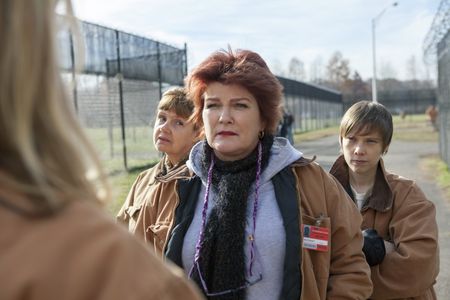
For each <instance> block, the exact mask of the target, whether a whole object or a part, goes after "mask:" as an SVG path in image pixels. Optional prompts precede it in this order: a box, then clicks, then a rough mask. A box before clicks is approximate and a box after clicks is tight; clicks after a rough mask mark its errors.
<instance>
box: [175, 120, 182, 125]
mask: <svg viewBox="0 0 450 300" xmlns="http://www.w3.org/2000/svg"><path fill="white" fill-rule="evenodd" d="M175 125H177V126H184V122H183V121H180V120H175Z"/></svg>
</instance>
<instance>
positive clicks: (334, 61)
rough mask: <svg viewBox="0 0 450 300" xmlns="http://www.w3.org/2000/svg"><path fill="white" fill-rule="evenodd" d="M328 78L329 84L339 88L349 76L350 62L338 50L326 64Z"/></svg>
mask: <svg viewBox="0 0 450 300" xmlns="http://www.w3.org/2000/svg"><path fill="white" fill-rule="evenodd" d="M327 73H328V80H329V82H330V84H331V85H332V86H333V87H334V88H337V89H339V90H341V88H342V87H343V84H344V83H345V82H346V81H347V80H348V79H349V76H350V62H349V61H348V59H345V58H344V57H343V56H342V53H341V52H339V51H336V52H334V54H333V55H332V56H331V58H330V60H329V61H328V65H327Z"/></svg>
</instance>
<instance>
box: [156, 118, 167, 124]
mask: <svg viewBox="0 0 450 300" xmlns="http://www.w3.org/2000/svg"><path fill="white" fill-rule="evenodd" d="M164 122H166V117H159V118H158V124H163V123H164Z"/></svg>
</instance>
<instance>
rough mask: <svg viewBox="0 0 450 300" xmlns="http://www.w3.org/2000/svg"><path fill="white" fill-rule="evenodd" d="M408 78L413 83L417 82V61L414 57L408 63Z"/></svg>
mask: <svg viewBox="0 0 450 300" xmlns="http://www.w3.org/2000/svg"><path fill="white" fill-rule="evenodd" d="M406 77H408V78H409V79H410V80H413V81H414V80H417V61H416V57H415V56H414V55H412V56H411V57H410V58H409V59H408V60H407V61H406Z"/></svg>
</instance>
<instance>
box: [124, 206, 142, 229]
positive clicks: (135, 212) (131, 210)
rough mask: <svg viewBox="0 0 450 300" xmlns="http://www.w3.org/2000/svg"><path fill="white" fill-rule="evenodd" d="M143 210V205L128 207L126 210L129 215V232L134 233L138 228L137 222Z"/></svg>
mask: <svg viewBox="0 0 450 300" xmlns="http://www.w3.org/2000/svg"><path fill="white" fill-rule="evenodd" d="M141 209H142V204H136V205H131V206H128V207H127V209H126V210H125V212H126V214H127V215H128V230H129V231H130V232H134V231H135V229H136V226H137V222H138V219H139V215H140V213H139V212H140V211H141Z"/></svg>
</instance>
